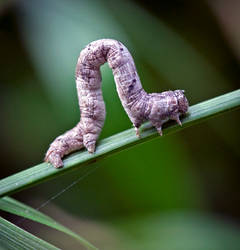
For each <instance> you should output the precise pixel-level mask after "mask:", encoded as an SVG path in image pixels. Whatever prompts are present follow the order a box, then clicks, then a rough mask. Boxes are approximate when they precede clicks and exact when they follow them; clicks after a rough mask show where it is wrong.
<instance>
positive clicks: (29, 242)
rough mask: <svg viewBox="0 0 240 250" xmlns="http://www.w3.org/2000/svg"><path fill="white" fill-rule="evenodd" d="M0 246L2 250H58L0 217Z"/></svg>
mask: <svg viewBox="0 0 240 250" xmlns="http://www.w3.org/2000/svg"><path fill="white" fill-rule="evenodd" d="M0 245H1V247H2V248H3V249H17V250H18V249H22V250H24V249H27V250H31V249H32V250H35V249H39V250H41V249H44V250H47V249H51V250H56V249H59V248H57V247H55V246H53V245H51V244H50V243H47V242H46V241H44V240H42V239H39V238H38V237H36V236H34V235H32V234H30V233H28V232H27V231H25V230H23V229H21V228H19V227H17V226H15V225H14V224H12V223H10V222H9V221H7V220H5V219H3V218H2V217H0Z"/></svg>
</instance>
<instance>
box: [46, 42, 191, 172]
mask: <svg viewBox="0 0 240 250" xmlns="http://www.w3.org/2000/svg"><path fill="white" fill-rule="evenodd" d="M105 62H108V64H109V67H110V68H111V69H112V72H113V75H114V80H115V83H116V86H117V92H118V95H119V98H120V100H121V102H122V105H123V107H124V109H125V111H126V113H127V115H128V116H129V118H130V120H131V122H132V123H133V126H134V127H135V129H136V135H137V136H140V132H139V127H140V126H141V124H142V123H143V122H144V121H147V120H149V121H150V122H151V123H152V125H153V126H154V127H155V128H156V129H157V131H158V132H159V134H160V135H162V124H163V123H165V122H166V121H168V120H169V119H171V120H175V121H177V123H178V124H180V125H181V121H180V119H179V116H180V115H181V114H184V113H186V112H187V110H188V101H187V98H186V97H185V95H184V91H183V90H175V91H165V92H162V93H152V94H148V93H146V92H145V91H144V89H143V88H142V85H141V82H140V79H139V76H138V73H137V70H136V67H135V64H134V61H133V58H132V56H131V54H130V53H129V51H128V49H127V48H126V47H125V46H124V45H123V44H122V43H120V42H119V41H116V40H112V39H101V40H97V41H94V42H91V43H90V44H88V45H87V46H86V47H85V48H84V49H83V50H82V51H81V53H80V56H79V58H78V62H77V66H76V84H77V92H78V99H79V107H80V112H81V119H80V122H79V123H78V124H77V125H76V126H75V127H74V128H73V129H71V130H69V131H67V132H66V133H65V134H63V135H60V136H59V137H57V138H56V139H55V140H54V141H53V142H52V144H51V145H50V147H49V149H48V151H47V153H46V157H45V161H46V162H50V163H51V164H52V165H53V166H54V167H56V168H59V167H62V166H63V162H62V158H63V156H64V155H66V154H69V153H70V152H72V151H75V150H78V149H81V148H82V147H84V146H85V147H86V148H87V150H88V152H89V153H93V152H94V151H95V145H96V141H97V138H98V136H99V134H100V132H101V130H102V127H103V124H104V120H105V114H106V112H105V104H104V101H103V97H102V91H101V73H100V66H101V65H102V64H104V63H105Z"/></svg>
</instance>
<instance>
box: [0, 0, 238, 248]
mask: <svg viewBox="0 0 240 250" xmlns="http://www.w3.org/2000/svg"><path fill="white" fill-rule="evenodd" d="M214 2H215V4H213V3H211V5H207V4H206V3H202V2H201V3H197V2H195V1H193V2H190V1H177V0H175V1H170V2H169V3H167V2H166V1H163V2H158V3H155V2H154V1H143V0H142V1H133V0H128V1H127V0H125V1H107V0H92V1H87V0H81V1H77V0H71V1H67V0H42V1H37V0H32V1H27V0H22V1H9V2H8V1H6V2H5V3H3V4H2V6H1V8H2V9H1V12H0V14H1V17H0V36H1V39H0V45H1V46H0V51H1V60H0V69H1V72H0V73H1V74H0V83H1V85H0V86H1V92H0V104H1V105H0V110H1V121H2V122H1V124H0V128H1V145H0V147H1V160H2V177H5V176H7V175H10V174H12V173H14V172H17V171H19V170H22V169H25V168H27V167H28V166H32V165H35V164H37V163H39V162H40V161H42V159H43V156H44V153H45V151H46V150H47V147H48V144H49V143H50V142H51V141H52V140H53V139H54V138H55V137H56V136H58V135H59V134H61V133H63V132H64V131H66V130H67V129H70V128H72V127H73V126H74V125H75V124H76V123H77V121H78V120H79V116H80V114H79V109H78V102H77V95H76V88H75V83H74V70H75V64H76V61H77V57H78V55H79V52H80V50H81V49H82V48H83V47H84V46H85V45H86V44H87V43H89V42H91V41H93V40H96V39H100V38H108V37H109V38H114V39H117V40H120V41H122V42H123V43H124V44H125V45H126V46H127V47H128V48H129V50H130V51H131V53H132V55H133V57H134V59H135V62H136V66H137V69H138V72H139V75H140V77H141V80H142V84H143V86H144V88H145V89H146V90H147V91H149V92H160V91H163V90H167V89H179V88H180V89H185V90H186V95H187V97H188V98H189V100H190V103H191V104H194V103H196V102H199V101H203V100H206V99H208V98H212V97H214V96H217V95H220V94H223V93H226V92H229V91H232V90H234V89H236V88H239V80H238V79H239V62H238V57H237V52H236V51H237V49H236V48H238V49H239V48H240V44H238V45H237V44H236V43H234V41H233V42H232V40H231V36H227V34H228V33H227V32H226V33H224V32H223V31H225V30H227V31H229V32H230V31H231V30H232V29H231V26H226V25H225V26H224V25H223V23H222V22H220V21H219V20H221V21H222V20H223V19H221V16H220V15H219V16H218V13H220V12H218V10H219V8H220V7H221V6H223V3H222V1H214ZM226 2H228V4H227V3H226V5H227V6H228V9H230V7H231V6H232V8H236V6H235V5H234V3H233V2H234V1H226ZM219 6H220V7H219ZM217 7H218V8H217ZM213 9H214V12H213ZM221 10H222V9H221ZM213 13H214V14H213ZM226 15H229V18H230V14H229V12H227V13H226ZM226 15H225V16H224V17H225V19H226ZM234 31H235V33H236V32H237V31H236V29H235V30H234ZM226 37H227V39H226ZM232 44H234V45H235V46H232ZM102 79H103V84H102V85H103V93H104V100H105V102H106V108H107V119H106V122H105V126H104V129H103V132H102V134H101V138H104V137H107V136H109V135H112V134H114V133H116V132H119V131H122V130H124V129H127V128H129V127H131V123H130V121H129V120H128V118H127V116H126V114H125V113H124V110H123V108H122V107H121V104H120V101H119V98H118V96H117V92H116V90H115V85H114V81H113V77H112V73H111V71H110V69H109V68H108V67H107V66H106V65H105V66H103V67H102ZM238 124H239V112H233V113H231V114H227V115H225V116H223V117H219V118H216V119H215V120H212V121H209V122H207V123H205V124H202V125H198V126H195V127H193V128H191V129H188V130H185V131H183V132H181V133H179V134H177V135H172V136H169V137H167V138H162V139H157V140H154V141H152V142H148V143H146V144H144V145H140V146H138V147H135V148H133V149H130V150H127V151H124V152H121V153H120V154H117V155H115V156H111V157H110V158H108V159H106V160H104V161H103V162H101V163H96V164H98V165H99V166H101V168H99V169H98V171H96V172H95V173H94V174H92V175H91V176H89V177H87V178H86V179H85V180H83V181H82V182H80V183H79V184H78V185H76V186H75V187H74V188H72V189H71V191H68V192H67V193H65V194H63V195H62V196H60V198H58V199H57V200H55V201H54V202H55V205H57V206H59V207H61V208H62V209H64V210H65V212H67V213H69V214H72V216H75V218H86V217H87V218H89V219H91V220H97V219H101V221H103V222H107V221H108V222H113V221H116V219H117V218H119V217H120V218H124V219H123V223H124V224H125V225H124V226H122V225H121V226H120V225H119V223H111V224H110V225H109V227H111V228H114V230H116V231H119V232H121V233H123V232H126V230H127V229H126V228H128V227H129V226H131V233H129V235H128V237H127V236H126V238H125V241H126V245H124V247H126V246H127V245H128V242H129V249H134V246H135V248H136V249H140V248H139V244H140V242H144V241H145V240H146V244H150V243H149V242H152V240H151V239H150V238H149V236H148V235H149V234H152V233H150V231H149V233H146V232H145V231H142V232H141V233H138V232H139V231H140V229H142V228H144V227H146V224H145V222H146V221H147V222H146V223H148V226H147V227H153V231H154V232H155V234H154V235H159V237H157V236H156V239H155V240H154V243H152V244H154V245H153V247H152V248H151V247H146V248H143V249H159V248H157V247H155V246H159V245H161V243H162V242H164V244H163V243H162V244H163V245H164V246H165V248H163V249H171V248H173V246H174V247H175V246H176V249H178V248H177V247H178V246H179V249H181V248H180V247H184V242H186V244H187V242H188V241H189V240H190V239H193V244H194V245H195V246H196V248H198V249H206V247H205V246H206V245H207V243H206V245H202V244H200V243H201V242H203V241H204V240H205V239H206V238H205V236H206V234H204V235H203V234H202V233H200V232H199V231H198V229H199V223H201V222H202V223H203V224H202V225H203V226H202V228H208V226H209V225H212V224H214V226H209V227H210V228H211V230H210V231H209V235H211V234H212V235H216V237H215V239H216V241H214V242H215V243H216V244H217V239H218V238H219V239H221V241H220V242H222V244H221V246H224V242H226V244H228V242H229V239H230V238H231V237H233V238H234V242H235V243H236V242H237V241H235V235H236V234H237V233H239V231H238V230H239V229H238V228H237V227H236V228H234V229H229V228H230V226H227V225H226V224H228V222H226V221H221V220H222V217H221V216H219V217H218V218H217V219H212V217H211V216H209V215H207V214H208V213H220V214H223V215H224V216H227V217H228V218H232V219H233V220H237V219H239V218H240V214H239V211H240V209H239V208H240V202H239V198H238V197H239V191H240V187H239V181H238V179H239V178H238V176H239V174H240V171H239V167H238V165H239V128H238V127H239V125H238ZM77 175H78V173H73V174H69V175H68V176H64V177H62V178H60V179H58V180H55V181H52V182H49V183H46V184H44V185H40V186H39V187H37V188H33V189H31V190H27V191H24V192H21V193H20V194H19V195H18V196H17V198H19V199H21V200H22V201H25V202H27V203H28V204H30V205H35V206H38V205H39V203H41V201H42V200H45V199H47V198H48V197H51V196H52V195H54V194H55V193H56V192H58V191H60V190H61V189H62V188H64V187H65V186H66V185H68V184H69V183H71V181H73V180H75V179H76V178H77ZM33 197H34V200H33ZM35 202H36V203H35ZM37 204H38V205H37ZM173 210H174V211H179V210H181V211H182V210H184V211H185V212H184V215H183V214H181V213H179V216H180V217H181V218H183V219H184V220H186V221H191V230H193V229H194V228H195V230H196V234H195V235H194V236H195V237H192V238H191V237H188V236H185V238H184V237H183V234H184V235H186V234H188V233H189V231H188V230H186V231H185V230H184V227H185V226H186V224H185V222H184V220H183V219H180V220H179V224H178V225H180V226H179V231H177V232H176V237H173V238H171V237H165V238H163V237H164V235H162V234H163V233H162V231H161V228H162V229H165V228H166V223H164V222H162V220H158V219H156V220H155V219H153V220H149V219H148V218H149V217H146V218H145V216H149V215H150V216H151V215H152V214H153V213H154V216H156V217H154V218H158V217H161V216H163V217H164V216H165V213H163V212H167V219H166V220H165V221H167V223H169V227H172V228H174V227H175V225H176V224H175V223H176V222H175V219H176V217H175V215H172V216H173V217H172V218H171V211H173ZM196 210H197V211H201V212H203V214H202V217H201V218H202V219H199V218H196V217H194V216H192V215H191V213H190V214H188V212H187V211H196ZM46 211H47V207H46ZM46 213H47V212H46ZM161 214H163V215H161ZM205 214H206V215H205ZM136 215H138V217H136V218H134V219H133V220H131V216H136ZM6 216H7V215H6ZM59 218H61V215H59ZM126 218H128V219H126ZM161 218H162V217H161ZM55 219H56V220H58V218H55ZM12 220H14V218H12ZM79 220H80V219H79ZM215 221H219V222H217V226H215V225H216V224H215ZM60 222H61V221H60ZM205 222H206V224H204V223H205ZM75 223H76V225H77V223H78V222H77V220H75ZM22 226H23V227H24V224H23V225H22ZM72 226H73V227H74V223H73V224H72ZM200 226H201V225H200ZM29 227H30V226H29ZM31 228H32V230H35V231H36V232H38V230H40V229H37V228H35V229H34V225H33V226H31ZM155 228H156V230H155ZM157 228H159V230H158V229H157ZM189 228H190V227H189ZM202 228H201V230H202ZM181 229H182V230H181ZM30 230H31V229H30ZM189 230H190V229H189ZM43 231H46V230H43ZM83 231H84V229H83ZM203 231H204V230H203ZM94 232H98V231H97V230H96V231H94V230H92V231H91V230H90V231H88V234H87V236H88V237H87V238H88V239H89V240H90V241H92V242H93V243H94V241H95V240H96V241H98V243H99V244H100V245H102V246H107V242H108V237H107V236H106V238H104V237H103V239H98V240H97V236H96V234H94ZM135 232H136V234H135ZM201 232H202V231H201ZM214 232H215V233H214ZM121 233H120V235H121V237H122V234H121ZM43 234H44V235H45V236H48V237H49V234H48V233H47V232H44V233H43ZM80 234H81V232H80ZM123 235H124V234H123ZM134 235H136V238H134V237H135V236H134ZM165 235H167V234H165ZM169 235H171V234H169ZM223 235H226V237H224V236H223ZM145 236H146V237H145ZM207 236H208V235H207ZM119 237H120V236H119ZM154 237H155V236H154ZM115 238H118V234H116V236H115ZM181 238H182V239H183V238H184V239H185V240H183V241H182V242H181V244H183V245H181V244H180V245H178V241H179V240H181ZM56 239H57V237H56ZM138 239H139V242H137V241H138ZM53 240H54V239H53ZM132 241H136V242H135V243H136V244H135V243H134V244H135V245H134V244H133V243H130V242H132ZM206 242H209V241H206ZM198 243H199V245H198ZM235 243H234V244H235ZM238 243H239V242H238ZM62 244H65V243H63V242H61V243H60V244H59V246H60V245H62ZM209 244H210V246H211V243H209ZM236 244H237V243H236ZM236 244H235V245H234V246H236ZM97 245H98V244H97ZM100 245H99V246H100ZM143 246H145V244H144V243H143ZM146 246H147V245H146ZM148 246H149V245H148ZM185 246H191V244H190V243H189V245H185ZM212 246H214V247H215V248H214V247H213V249H221V248H217V245H212ZM228 246H229V245H228ZM115 247H116V246H115ZM131 247H132V248H131ZM119 248H120V245H119ZM116 249H117V248H116ZM123 249H126V248H123ZM186 249H187V247H186ZM189 249H191V247H189ZM222 249H224V248H222ZM233 249H234V248H233Z"/></svg>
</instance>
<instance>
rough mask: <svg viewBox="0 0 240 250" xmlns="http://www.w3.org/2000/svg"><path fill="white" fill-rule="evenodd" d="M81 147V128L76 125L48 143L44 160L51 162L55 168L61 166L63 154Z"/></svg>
mask: <svg viewBox="0 0 240 250" xmlns="http://www.w3.org/2000/svg"><path fill="white" fill-rule="evenodd" d="M82 147H83V136H82V132H81V129H80V128H79V126H78V125H77V126H76V127H74V128H73V129H71V130H69V131H67V132H66V133H65V134H63V135H60V136H58V137H57V138H56V139H55V140H54V141H53V142H52V143H51V145H50V147H49V149H48V151H47V153H46V156H45V159H44V160H45V162H49V163H51V164H52V165H53V166H54V167H55V168H60V167H62V166H63V161H62V158H63V156H64V155H66V154H69V153H71V152H73V151H76V150H79V149H81V148H82Z"/></svg>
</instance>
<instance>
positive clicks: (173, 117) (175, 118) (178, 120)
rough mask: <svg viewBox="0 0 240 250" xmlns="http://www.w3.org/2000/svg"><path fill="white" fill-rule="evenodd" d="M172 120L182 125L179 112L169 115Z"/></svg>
mask: <svg viewBox="0 0 240 250" xmlns="http://www.w3.org/2000/svg"><path fill="white" fill-rule="evenodd" d="M171 119H172V120H174V121H176V122H177V123H178V124H179V125H180V126H182V122H181V121H180V119H179V114H176V115H175V116H172V117H171Z"/></svg>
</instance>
